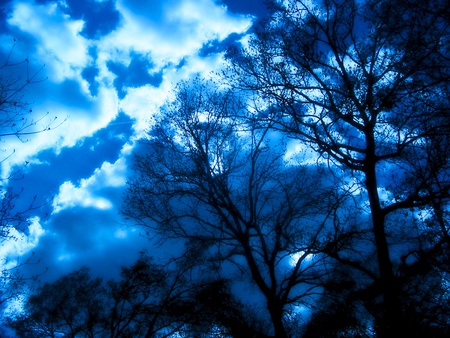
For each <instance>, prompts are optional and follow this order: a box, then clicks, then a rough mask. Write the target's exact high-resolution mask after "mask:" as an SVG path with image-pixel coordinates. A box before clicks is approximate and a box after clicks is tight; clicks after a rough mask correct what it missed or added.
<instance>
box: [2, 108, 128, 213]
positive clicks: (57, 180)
mask: <svg viewBox="0 0 450 338" xmlns="http://www.w3.org/2000/svg"><path fill="white" fill-rule="evenodd" d="M131 133H132V130H131V119H130V118H129V117H128V116H126V115H124V114H119V116H118V117H117V118H116V119H115V120H114V121H112V122H111V124H110V125H109V126H108V127H107V128H104V129H101V130H99V131H98V132H96V133H95V134H94V135H93V136H92V137H89V138H86V139H85V140H84V141H83V142H82V143H80V144H79V145H77V146H75V147H72V148H64V149H63V150H61V152H60V153H59V154H55V153H54V151H53V150H45V151H42V152H41V153H39V154H37V157H38V158H39V160H40V162H41V163H42V164H29V165H28V166H27V167H26V168H24V169H23V170H22V171H21V173H20V174H19V175H17V176H16V177H20V176H22V174H23V178H22V179H18V180H14V181H11V182H10V186H11V187H12V188H13V189H14V190H15V191H22V193H21V198H20V200H19V201H18V205H17V208H18V209H22V210H23V209H26V208H27V207H28V205H29V204H30V202H31V201H32V200H33V198H34V196H36V203H35V204H36V205H43V206H42V208H40V210H39V215H40V216H41V217H42V215H44V214H46V213H50V212H51V205H50V204H46V205H44V204H45V203H46V202H48V201H51V199H52V197H53V196H55V195H56V194H57V193H58V189H59V187H60V185H61V184H62V183H64V182H65V181H71V182H73V183H74V184H77V183H78V182H79V181H80V180H81V179H84V178H88V177H90V176H91V175H92V174H93V173H94V171H95V169H97V168H99V167H101V165H102V164H103V163H104V162H105V161H106V162H110V163H114V162H115V161H116V160H117V159H118V157H119V153H120V150H121V149H122V147H123V145H124V143H125V142H127V140H128V138H129V137H130V135H131Z"/></svg>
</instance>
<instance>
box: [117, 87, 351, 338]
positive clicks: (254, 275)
mask: <svg viewBox="0 0 450 338" xmlns="http://www.w3.org/2000/svg"><path fill="white" fill-rule="evenodd" d="M244 108H245V106H243V105H242V104H241V101H240V99H239V98H238V97H237V96H236V95H234V94H233V91H231V90H229V89H226V88H220V87H219V86H216V85H215V84H213V83H212V82H203V81H201V80H195V81H193V82H192V83H184V84H181V85H180V86H179V88H178V90H177V92H176V99H175V100H174V102H172V103H171V104H168V106H167V107H166V109H164V110H163V112H162V116H161V118H160V119H159V120H158V121H157V122H156V124H155V125H156V127H155V128H154V130H152V131H151V132H150V133H149V137H148V139H147V140H145V141H143V144H142V149H141V150H140V151H139V155H137V156H136V158H135V162H134V171H135V173H134V175H133V176H132V177H131V179H130V182H129V186H128V190H127V193H126V197H125V201H124V206H123V210H122V212H123V214H124V215H125V216H126V217H128V218H130V219H132V220H134V221H135V222H136V223H137V224H139V225H140V226H142V227H144V228H145V229H148V230H147V232H148V234H149V235H150V236H157V237H159V238H160V239H162V240H164V239H171V240H173V239H177V240H178V241H181V242H184V243H185V247H186V252H185V253H184V254H188V253H192V252H195V253H196V256H195V257H193V258H192V259H194V260H195V263H196V264H198V265H205V264H206V265H207V266H209V269H210V270H209V274H210V275H211V274H213V273H214V271H216V273H218V274H219V275H220V274H225V275H226V274H227V273H231V272H230V271H234V273H235V275H232V276H233V278H238V276H239V275H241V276H246V277H248V278H249V281H250V283H251V284H253V285H254V286H256V287H257V290H259V292H260V293H261V294H262V295H263V297H264V299H265V301H266V304H267V311H268V314H269V316H270V319H271V323H272V326H273V332H274V334H275V336H276V337H286V336H287V335H288V332H287V328H286V325H285V324H286V323H285V314H286V312H289V311H293V310H294V309H295V306H298V305H301V304H308V302H309V301H310V300H311V297H313V295H315V294H317V293H318V292H319V285H320V278H321V277H322V276H323V275H324V274H326V270H325V269H324V265H325V262H324V260H323V256H322V255H321V254H320V253H318V252H317V249H316V247H320V246H321V239H322V237H323V236H325V234H326V233H329V232H330V231H331V230H330V227H332V226H333V225H332V222H331V220H332V218H333V217H332V216H333V213H334V211H335V209H336V206H337V205H339V202H340V199H342V198H343V196H338V194H331V193H329V189H327V188H329V186H327V184H328V183H327V179H326V178H325V177H323V173H324V172H325V171H323V172H321V171H320V168H314V169H311V168H309V167H307V166H295V167H290V166H289V165H286V159H285V158H284V155H285V151H286V147H285V143H284V141H283V139H282V138H280V135H279V134H278V133H271V132H270V130H271V129H270V128H271V125H270V124H264V123H262V124H261V123H259V122H258V121H257V120H255V119H254V117H255V113H254V112H251V111H248V110H247V109H244Z"/></svg>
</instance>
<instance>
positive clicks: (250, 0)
mask: <svg viewBox="0 0 450 338" xmlns="http://www.w3.org/2000/svg"><path fill="white" fill-rule="evenodd" d="M269 2H270V0H246V1H241V0H221V3H223V4H224V5H225V6H227V8H228V10H229V11H230V12H233V13H236V14H251V15H254V16H256V17H257V18H258V20H257V21H261V20H264V19H265V18H266V17H267V15H269V13H270V11H269V10H268V4H269Z"/></svg>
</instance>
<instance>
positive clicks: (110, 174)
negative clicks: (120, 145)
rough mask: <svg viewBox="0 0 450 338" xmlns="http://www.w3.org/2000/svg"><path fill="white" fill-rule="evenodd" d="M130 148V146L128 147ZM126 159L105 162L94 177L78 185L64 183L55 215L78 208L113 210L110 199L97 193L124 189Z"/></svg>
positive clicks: (55, 200)
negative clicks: (112, 189) (111, 189)
mask: <svg viewBox="0 0 450 338" xmlns="http://www.w3.org/2000/svg"><path fill="white" fill-rule="evenodd" d="M127 147H129V145H127ZM125 172H126V159H125V158H124V157H120V158H119V159H118V160H117V161H116V162H115V163H113V164H112V163H109V162H104V163H103V165H102V166H101V167H100V168H98V169H96V170H95V171H94V173H93V175H92V176H91V177H89V178H87V179H82V180H81V181H80V183H79V184H78V185H74V184H73V183H72V182H70V181H66V182H64V183H63V184H62V185H61V186H60V188H59V192H58V194H57V195H56V197H55V198H54V200H53V213H58V212H60V211H62V210H64V209H67V208H73V207H76V206H82V207H92V208H96V209H99V210H108V209H111V208H113V204H112V203H111V201H109V200H108V199H106V198H104V197H101V196H97V195H96V191H98V190H101V189H104V188H105V187H122V186H124V185H125V183H126V180H125Z"/></svg>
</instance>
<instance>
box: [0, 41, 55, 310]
mask: <svg viewBox="0 0 450 338" xmlns="http://www.w3.org/2000/svg"><path fill="white" fill-rule="evenodd" d="M15 45H16V40H14V44H13V46H12V48H11V49H10V50H9V53H8V54H7V55H6V56H5V59H4V62H3V64H1V65H0V142H1V143H5V144H6V149H1V150H3V151H5V152H6V156H5V157H4V158H0V164H2V163H3V162H4V161H6V160H7V159H8V158H10V157H11V156H13V154H14V152H15V150H14V149H10V148H9V147H8V146H7V143H6V142H5V140H7V139H8V138H10V137H17V138H19V139H20V140H21V141H22V142H26V141H28V139H27V138H26V137H27V136H30V135H34V134H39V133H42V132H45V131H49V130H52V129H54V128H56V127H57V126H58V124H56V117H55V118H54V119H50V120H48V119H47V117H48V113H47V114H44V115H43V116H40V117H38V118H34V117H33V113H32V109H31V108H30V103H29V102H27V101H26V95H25V94H26V90H27V88H28V87H29V86H30V85H33V84H37V83H39V82H41V81H43V79H40V78H39V75H40V72H41V70H42V68H43V67H42V68H40V69H39V70H37V71H36V72H30V69H29V61H28V59H24V60H22V61H18V62H15V61H12V57H13V54H14V53H13V52H14V48H15ZM27 164H28V163H25V164H24V165H23V166H19V168H18V169H15V171H13V172H12V173H8V174H7V175H6V177H4V176H3V175H4V173H3V172H2V174H0V175H1V176H0V245H1V244H2V243H3V242H4V241H14V240H16V237H15V236H14V233H15V230H17V231H19V232H20V231H24V230H26V227H27V226H28V225H29V224H30V222H29V217H30V213H31V212H32V211H33V210H36V209H38V208H40V207H41V206H42V205H37V203H36V197H34V198H33V199H32V200H31V201H29V204H28V206H26V207H25V208H23V209H20V208H18V207H17V204H18V201H19V200H20V195H21V191H16V190H14V189H12V188H11V187H10V186H8V183H9V181H10V180H17V179H20V178H21V176H20V172H21V171H22V170H23V168H24V167H25V166H26V165H27ZM32 256H33V255H31V257H30V258H29V259H27V260H25V261H24V262H22V263H18V264H17V265H16V266H14V267H12V268H5V269H3V270H2V271H1V277H0V278H1V286H0V304H3V303H5V302H7V301H9V300H10V299H12V298H15V297H18V296H19V295H20V294H21V293H22V292H23V291H24V290H25V286H24V285H25V282H26V280H25V279H24V278H23V277H22V276H21V274H20V272H19V268H20V267H21V266H22V265H23V264H28V263H30V262H31V261H32V259H31V258H32ZM2 260H7V258H3V257H2ZM7 263H8V262H7V261H5V262H2V264H3V265H5V266H6V265H7ZM19 285H20V287H19Z"/></svg>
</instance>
